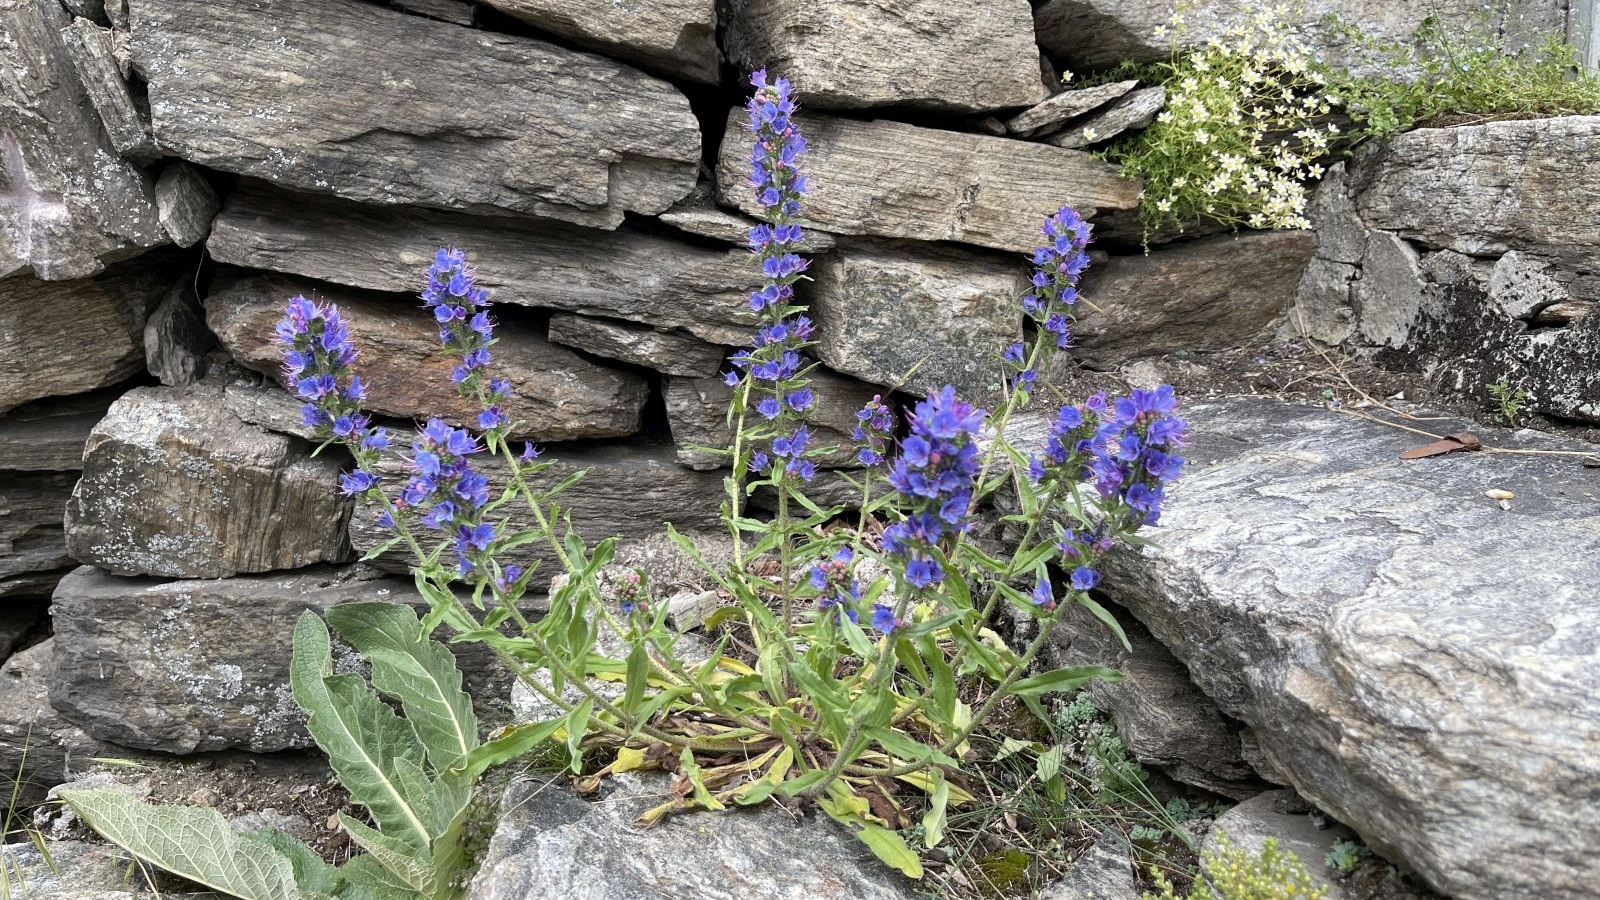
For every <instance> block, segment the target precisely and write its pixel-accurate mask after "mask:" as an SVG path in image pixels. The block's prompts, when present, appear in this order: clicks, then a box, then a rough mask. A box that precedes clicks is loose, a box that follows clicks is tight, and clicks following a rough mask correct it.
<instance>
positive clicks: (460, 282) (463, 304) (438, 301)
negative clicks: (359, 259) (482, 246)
mask: <svg viewBox="0 0 1600 900" xmlns="http://www.w3.org/2000/svg"><path fill="white" fill-rule="evenodd" d="M422 302H423V305H425V306H426V307H427V308H428V309H430V310H432V311H433V319H434V321H435V322H437V323H438V325H439V343H440V344H442V345H443V346H444V349H445V352H446V353H448V354H450V355H451V356H453V357H455V358H456V359H458V360H459V362H458V363H457V364H456V366H455V368H454V369H452V370H451V372H450V380H451V381H454V382H455V383H456V387H457V390H459V391H460V392H461V394H462V395H463V396H466V397H472V398H474V399H479V400H482V401H483V403H484V410H483V412H482V414H480V415H479V416H478V419H477V422H476V423H475V424H476V425H477V427H478V428H479V430H481V431H495V430H497V429H503V428H505V427H506V426H507V425H509V424H510V423H509V422H508V421H507V420H506V414H505V403H506V401H507V400H509V399H510V396H511V383H510V382H508V381H505V380H503V379H492V380H490V381H489V382H488V384H487V386H485V385H484V384H483V371H484V369H485V368H486V367H487V366H488V365H489V362H490V360H491V358H492V356H491V353H490V350H489V348H490V346H492V345H493V344H494V342H495V339H494V325H495V323H494V318H493V317H492V316H490V315H489V311H488V308H489V291H488V290H487V289H485V288H482V287H479V286H478V279H477V274H476V273H475V272H474V271H473V270H472V268H471V267H470V266H468V265H467V254H466V253H465V252H463V251H461V250H458V249H456V248H454V247H440V248H439V250H438V251H437V252H436V253H434V255H433V264H432V265H431V266H429V267H428V272H427V274H426V275H425V276H424V283H423V287H422ZM480 389H482V391H483V394H482V396H481V397H480V396H478V391H479V390H480Z"/></svg>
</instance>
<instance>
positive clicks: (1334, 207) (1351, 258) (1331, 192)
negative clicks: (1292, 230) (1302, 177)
mask: <svg viewBox="0 0 1600 900" xmlns="http://www.w3.org/2000/svg"><path fill="white" fill-rule="evenodd" d="M1306 218H1308V219H1310V220H1311V227H1312V229H1313V230H1315V231H1316V233H1317V258H1318V259H1325V260H1329V261H1332V262H1341V263H1348V264H1350V265H1360V264H1361V257H1362V255H1363V254H1365V253H1366V252H1367V226H1366V225H1365V223H1363V222H1362V221H1361V217H1360V216H1359V215H1357V214H1356V205H1355V201H1353V200H1351V199H1350V180H1349V178H1348V176H1347V175H1346V173H1345V164H1344V163H1343V162H1337V163H1334V164H1333V165H1332V166H1329V167H1328V172H1327V174H1326V175H1324V176H1323V178H1322V183H1321V184H1319V185H1317V189H1316V191H1315V192H1314V193H1312V195H1311V204H1310V206H1309V208H1308V209H1307V210H1306Z"/></svg>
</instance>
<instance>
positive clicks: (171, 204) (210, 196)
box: [156, 159, 222, 247]
mask: <svg viewBox="0 0 1600 900" xmlns="http://www.w3.org/2000/svg"><path fill="white" fill-rule="evenodd" d="M221 208H222V201H221V200H218V199H217V192H216V191H215V190H212V188H211V185H210V183H209V182H207V181H206V179H205V176H204V175H201V174H200V170H199V169H196V168H195V167H194V166H191V165H189V164H188V163H186V162H184V161H183V160H181V159H175V160H173V161H172V162H169V163H167V166H166V168H164V169H162V170H161V177H160V178H157V179H156V213H157V215H158V216H159V217H160V219H161V228H162V229H163V230H164V231H166V233H167V236H168V237H170V238H172V242H173V243H174V244H177V245H178V246H179V247H193V246H194V245H195V244H198V243H200V242H201V241H203V240H205V239H206V235H208V234H210V233H211V220H212V219H215V218H216V217H217V210H219V209H221Z"/></svg>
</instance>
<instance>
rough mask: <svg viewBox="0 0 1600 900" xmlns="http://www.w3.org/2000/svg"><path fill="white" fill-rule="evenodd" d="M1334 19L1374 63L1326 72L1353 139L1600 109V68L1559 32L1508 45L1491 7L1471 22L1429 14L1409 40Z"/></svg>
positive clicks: (1335, 99) (1592, 111)
mask: <svg viewBox="0 0 1600 900" xmlns="http://www.w3.org/2000/svg"><path fill="white" fill-rule="evenodd" d="M1332 24H1333V25H1334V27H1335V28H1336V29H1337V30H1338V31H1340V32H1342V33H1343V34H1344V36H1345V37H1346V38H1347V39H1348V40H1349V41H1350V43H1351V45H1352V47H1353V48H1355V50H1356V51H1357V52H1359V53H1361V54H1363V55H1364V56H1365V57H1367V61H1368V62H1369V63H1371V64H1369V65H1363V66H1361V67H1360V69H1359V71H1360V72H1361V74H1352V71H1351V70H1350V69H1344V68H1328V69H1326V70H1325V72H1324V74H1325V75H1326V76H1327V79H1328V94H1329V96H1330V97H1332V98H1333V99H1334V101H1335V102H1336V103H1337V104H1338V105H1340V106H1342V107H1344V108H1345V109H1346V110H1347V111H1348V112H1349V114H1350V117H1351V119H1352V120H1353V121H1354V123H1355V125H1354V127H1353V128H1352V129H1351V132H1352V138H1353V140H1355V141H1357V142H1359V141H1360V140H1362V139H1365V138H1378V139H1382V138H1387V137H1390V136H1393V135H1395V134H1397V133H1399V132H1402V131H1407V130H1410V129H1412V128H1416V127H1418V126H1422V125H1427V124H1430V123H1433V122H1440V123H1444V124H1451V125H1461V124H1476V123H1480V122H1487V121H1493V120H1499V119H1530V118H1541V117H1545V116H1565V115H1591V114H1594V113H1597V112H1600V76H1597V75H1596V74H1595V73H1594V72H1592V71H1590V70H1588V69H1586V68H1584V66H1583V64H1582V61H1581V60H1580V59H1579V57H1578V51H1577V49H1576V48H1575V47H1573V46H1572V45H1571V44H1569V43H1567V41H1566V39H1565V38H1564V37H1563V36H1562V35H1559V34H1551V35H1547V36H1545V37H1544V39H1543V40H1541V41H1537V42H1534V43H1529V44H1528V45H1526V46H1524V47H1521V48H1519V49H1517V50H1515V51H1512V52H1507V51H1505V50H1504V49H1503V48H1502V46H1501V37H1500V32H1501V30H1502V29H1501V28H1500V27H1498V23H1497V22H1496V21H1495V20H1494V18H1493V17H1492V15H1491V14H1490V13H1488V12H1486V13H1485V14H1484V15H1483V16H1482V17H1481V18H1480V19H1479V21H1478V24H1477V25H1476V26H1474V27H1468V28H1462V27H1459V26H1448V25H1446V24H1445V23H1444V22H1443V21H1442V20H1440V19H1439V18H1438V17H1436V16H1429V17H1428V18H1427V19H1425V20H1424V21H1423V23H1422V26H1421V27H1420V28H1419V29H1418V30H1417V33H1416V34H1415V35H1414V36H1412V38H1411V39H1410V40H1408V41H1390V42H1380V41H1374V40H1372V39H1371V38H1370V37H1368V36H1367V35H1365V34H1364V33H1362V32H1361V31H1360V29H1359V28H1357V27H1356V26H1354V25H1353V24H1350V23H1344V22H1340V21H1339V20H1338V19H1336V18H1334V19H1333V20H1332ZM1376 72H1383V73H1389V74H1383V75H1378V74H1373V73H1376Z"/></svg>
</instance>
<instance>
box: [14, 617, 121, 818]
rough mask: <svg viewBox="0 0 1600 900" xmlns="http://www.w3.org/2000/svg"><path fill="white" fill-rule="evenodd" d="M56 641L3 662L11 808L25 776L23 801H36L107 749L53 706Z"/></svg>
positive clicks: (45, 643)
mask: <svg viewBox="0 0 1600 900" xmlns="http://www.w3.org/2000/svg"><path fill="white" fill-rule="evenodd" d="M55 644H56V641H55V640H54V639H51V640H47V641H45V642H43V643H40V644H35V645H34V646H32V647H29V648H28V649H26V650H23V651H22V652H21V653H17V654H14V655H13V656H12V657H11V658H10V659H7V660H6V662H5V665H3V666H0V792H3V793H0V796H4V797H5V798H6V804H7V805H8V806H9V805H10V800H11V792H12V790H13V788H14V787H15V784H14V781H15V780H16V779H17V777H18V775H19V774H20V775H21V779H20V780H21V782H22V787H21V790H20V798H19V799H20V801H21V802H20V803H19V804H18V805H26V804H29V803H36V802H38V801H40V800H42V799H44V793H45V791H47V790H49V789H50V788H51V787H53V786H55V785H57V784H60V783H61V782H63V781H65V780H67V778H68V777H70V775H71V773H72V772H74V771H78V770H81V769H85V768H88V767H89V765H91V764H90V763H89V758H90V757H94V756H99V755H101V754H102V753H103V752H104V751H105V745H104V744H102V743H100V742H99V741H96V740H95V739H94V738H91V737H90V736H89V735H88V734H86V733H85V732H84V731H83V730H82V729H81V728H79V727H78V726H76V725H73V724H72V723H70V722H68V721H67V720H66V719H63V718H62V717H61V714H60V713H58V712H56V711H55V709H54V708H53V707H51V705H50V697H49V693H50V677H51V673H52V672H53V671H54V668H55V656H54V654H55ZM24 754H26V757H27V758H26V760H24V758H23V757H24Z"/></svg>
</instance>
